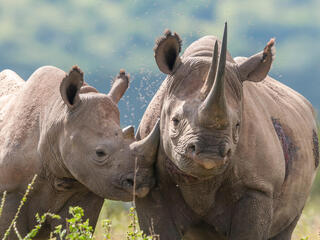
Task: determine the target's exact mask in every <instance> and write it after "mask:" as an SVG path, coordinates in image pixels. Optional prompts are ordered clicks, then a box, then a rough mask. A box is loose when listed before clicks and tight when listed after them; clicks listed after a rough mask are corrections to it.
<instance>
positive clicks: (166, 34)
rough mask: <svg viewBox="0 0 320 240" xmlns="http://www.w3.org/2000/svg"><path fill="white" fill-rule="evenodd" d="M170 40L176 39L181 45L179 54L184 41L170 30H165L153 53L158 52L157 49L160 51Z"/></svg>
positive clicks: (158, 39) (157, 40)
mask: <svg viewBox="0 0 320 240" xmlns="http://www.w3.org/2000/svg"><path fill="white" fill-rule="evenodd" d="M169 38H176V39H177V41H178V43H179V53H180V52H181V47H182V40H181V38H180V36H179V35H178V34H177V33H176V32H174V33H173V34H172V32H171V31H170V30H169V29H165V30H164V32H163V36H161V37H158V38H157V39H156V42H155V45H154V47H153V51H154V52H156V50H157V49H159V47H160V46H161V44H163V43H164V42H165V41H166V40H167V39H169Z"/></svg>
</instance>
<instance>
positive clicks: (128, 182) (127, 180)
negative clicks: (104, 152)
mask: <svg viewBox="0 0 320 240" xmlns="http://www.w3.org/2000/svg"><path fill="white" fill-rule="evenodd" d="M125 182H126V184H127V185H128V186H130V187H133V185H134V181H133V179H131V178H127V179H126V180H125Z"/></svg>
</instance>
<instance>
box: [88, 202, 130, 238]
mask: <svg viewBox="0 0 320 240" xmlns="http://www.w3.org/2000/svg"><path fill="white" fill-rule="evenodd" d="M129 206H130V204H129V205H128V204H126V203H121V202H116V201H110V200H105V202H104V205H103V207H102V210H101V212H100V216H99V219H98V223H97V225H96V229H95V232H94V235H95V237H96V239H103V229H102V220H104V219H110V220H111V221H112V223H111V225H112V226H111V239H112V240H123V239H126V233H127V231H128V226H129V224H130V218H129Z"/></svg>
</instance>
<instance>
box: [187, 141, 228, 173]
mask: <svg viewBox="0 0 320 240" xmlns="http://www.w3.org/2000/svg"><path fill="white" fill-rule="evenodd" d="M217 150H218V154H215V153H214V152H211V151H208V149H205V147H204V146H203V144H201V143H200V142H199V141H194V142H191V143H189V144H188V145H187V147H186V156H187V157H188V158H190V159H192V160H193V161H195V162H196V163H197V164H199V165H200V166H202V167H203V168H205V169H208V170H209V169H213V168H217V167H220V166H221V165H223V164H225V162H226V161H227V157H229V156H230V155H231V147H230V145H229V144H228V143H224V144H220V146H219V148H218V149H217Z"/></svg>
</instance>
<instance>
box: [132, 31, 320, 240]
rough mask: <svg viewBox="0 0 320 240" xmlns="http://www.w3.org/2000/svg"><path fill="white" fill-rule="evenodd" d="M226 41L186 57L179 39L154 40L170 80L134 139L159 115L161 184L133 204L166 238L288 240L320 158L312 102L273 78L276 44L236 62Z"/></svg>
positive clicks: (202, 45)
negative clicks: (271, 74)
mask: <svg viewBox="0 0 320 240" xmlns="http://www.w3.org/2000/svg"><path fill="white" fill-rule="evenodd" d="M226 43H227V34H226V29H225V33H224V40H223V43H222V42H221V41H219V40H218V39H217V38H216V37H214V36H206V37H203V38H201V39H199V40H197V41H195V42H194V43H193V44H191V45H190V46H189V47H188V48H187V49H186V50H185V52H184V54H183V55H182V56H181V57H180V56H179V52H180V49H181V40H180V38H179V36H178V35H177V34H172V33H171V32H170V31H167V32H166V33H165V35H164V36H163V37H161V38H160V39H159V40H158V41H157V42H156V47H155V49H154V50H155V59H156V62H157V65H158V67H159V69H160V70H161V71H162V72H164V73H166V74H168V76H167V78H166V79H165V80H164V82H163V84H162V85H161V87H160V89H159V90H158V92H157V93H156V95H155V96H154V98H153V100H152V102H151V103H150V105H149V106H148V108H147V110H146V112H145V114H144V116H143V119H142V121H141V123H140V126H139V132H138V134H137V139H138V138H141V139H143V138H144V137H146V136H147V134H148V133H149V132H150V130H151V129H152V127H153V125H154V124H155V123H156V119H157V118H158V117H159V116H161V118H160V119H161V120H160V137H161V139H160V145H159V151H158V158H157V163H156V178H157V186H156V188H154V189H153V190H152V191H151V192H150V193H149V195H147V197H146V198H143V199H137V201H136V206H137V212H138V217H139V222H140V226H141V227H142V229H143V230H144V231H147V232H148V231H149V229H150V227H151V228H152V226H153V228H152V229H153V231H154V232H155V233H157V234H160V236H161V240H178V239H182V238H183V239H188V240H190V239H197V240H202V239H203V240H204V239H206V240H209V239H219V240H220V239H231V240H244V239H246V240H265V239H273V240H276V239H277V240H280V239H281V240H288V239H291V234H292V231H293V229H294V227H295V225H296V223H297V221H298V219H299V217H300V214H301V211H302V209H303V207H304V205H305V202H306V199H307V197H308V194H309V192H310V188H311V184H312V182H313V179H314V176H315V173H316V168H317V165H318V160H319V156H318V154H319V152H318V151H317V150H316V149H317V148H318V146H317V145H318V140H317V136H316V132H317V128H316V121H315V114H314V111H313V109H312V106H311V104H310V103H309V102H308V101H307V100H306V99H305V98H304V97H302V96H301V95H300V94H298V93H296V92H295V91H293V90H292V89H290V88H288V87H287V86H285V85H283V84H281V83H279V82H277V81H276V80H274V79H272V78H271V77H269V76H267V74H268V72H269V69H270V67H271V63H272V60H273V58H274V53H275V49H274V39H271V40H270V42H269V43H268V44H267V46H266V47H265V48H264V50H263V51H262V52H260V53H258V54H256V55H254V56H252V57H250V58H244V57H240V58H239V57H238V58H236V59H233V58H232V57H231V56H230V54H229V53H228V52H227V47H226ZM214 46H215V47H214ZM221 49H222V50H221ZM218 52H219V53H220V54H218ZM218 65H219V66H218ZM306 81H307V80H306ZM276 129H277V130H276ZM278 135H279V137H278ZM282 145H283V147H282ZM286 162H287V163H286Z"/></svg>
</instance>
